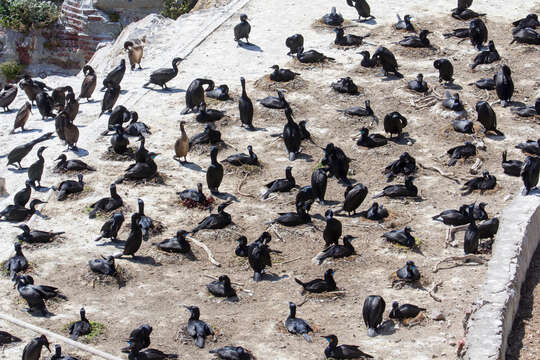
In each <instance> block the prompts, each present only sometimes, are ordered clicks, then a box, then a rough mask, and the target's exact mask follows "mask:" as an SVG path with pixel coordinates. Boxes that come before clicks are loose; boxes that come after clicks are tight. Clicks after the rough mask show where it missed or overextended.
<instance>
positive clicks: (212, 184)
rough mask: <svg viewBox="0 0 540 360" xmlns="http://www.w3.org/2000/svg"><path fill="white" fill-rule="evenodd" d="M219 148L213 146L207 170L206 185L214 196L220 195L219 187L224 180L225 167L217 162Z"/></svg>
mask: <svg viewBox="0 0 540 360" xmlns="http://www.w3.org/2000/svg"><path fill="white" fill-rule="evenodd" d="M217 154H218V148H217V147H215V146H212V148H211V149H210V161H211V163H210V166H209V167H208V170H206V184H207V185H208V189H209V190H210V192H211V193H212V194H218V193H219V185H221V181H222V180H223V165H221V164H220V163H219V162H218V160H217Z"/></svg>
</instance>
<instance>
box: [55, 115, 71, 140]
mask: <svg viewBox="0 0 540 360" xmlns="http://www.w3.org/2000/svg"><path fill="white" fill-rule="evenodd" d="M67 120H69V115H68V114H67V113H66V112H65V111H61V112H60V113H58V115H56V117H55V118H54V127H55V129H56V134H57V135H58V138H59V139H60V140H66V137H65V135H64V124H65V123H66V121H67Z"/></svg>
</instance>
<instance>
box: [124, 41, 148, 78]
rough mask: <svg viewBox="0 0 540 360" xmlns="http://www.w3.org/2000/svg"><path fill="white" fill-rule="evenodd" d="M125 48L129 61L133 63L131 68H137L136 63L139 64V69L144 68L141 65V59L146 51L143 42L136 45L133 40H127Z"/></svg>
mask: <svg viewBox="0 0 540 360" xmlns="http://www.w3.org/2000/svg"><path fill="white" fill-rule="evenodd" d="M124 49H125V50H126V51H127V53H128V58H129V63H130V64H131V70H132V71H133V70H135V65H139V69H142V67H141V60H142V57H143V53H144V47H143V45H141V44H138V45H135V44H133V41H126V42H125V43H124Z"/></svg>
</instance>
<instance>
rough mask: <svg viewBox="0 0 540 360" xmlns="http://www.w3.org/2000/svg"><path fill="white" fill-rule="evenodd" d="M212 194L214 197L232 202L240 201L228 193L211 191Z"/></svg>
mask: <svg viewBox="0 0 540 360" xmlns="http://www.w3.org/2000/svg"><path fill="white" fill-rule="evenodd" d="M212 195H214V196H215V197H217V198H218V199H221V200H232V201H234V202H240V200H238V198H237V197H236V196H234V195H233V194H230V193H226V192H219V193H213V194H212Z"/></svg>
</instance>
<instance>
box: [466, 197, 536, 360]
mask: <svg viewBox="0 0 540 360" xmlns="http://www.w3.org/2000/svg"><path fill="white" fill-rule="evenodd" d="M539 195H540V192H539V191H534V192H533V193H531V194H530V195H528V196H522V195H517V196H516V198H515V199H514V200H513V201H512V203H511V204H510V205H509V206H508V207H506V208H505V209H504V212H503V214H502V216H501V227H500V228H499V231H498V233H497V236H496V238H495V243H494V248H493V254H492V257H491V260H490V261H489V264H488V270H487V273H486V280H485V282H484V284H483V285H482V287H481V289H480V294H479V298H478V300H477V302H476V309H475V310H474V311H473V313H472V315H471V317H470V319H469V321H468V324H467V330H466V331H467V333H466V337H465V344H466V353H465V356H464V358H465V359H469V360H481V359H500V360H504V359H505V358H506V349H507V346H508V344H507V342H508V336H509V335H510V332H511V331H512V325H513V323H514V318H515V316H516V313H517V310H518V307H519V300H520V295H521V285H522V284H523V281H525V277H526V275H527V269H528V268H529V264H530V262H531V259H532V257H533V255H534V252H535V250H536V247H537V246H538V244H539V243H540V197H539Z"/></svg>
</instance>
